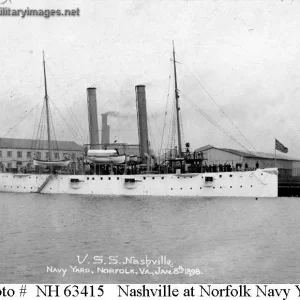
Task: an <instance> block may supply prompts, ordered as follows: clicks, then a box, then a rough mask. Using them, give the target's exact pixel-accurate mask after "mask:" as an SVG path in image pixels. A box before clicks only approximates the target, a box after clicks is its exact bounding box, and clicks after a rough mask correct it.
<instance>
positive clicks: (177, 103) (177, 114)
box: [173, 41, 182, 157]
mask: <svg viewBox="0 0 300 300" xmlns="http://www.w3.org/2000/svg"><path fill="white" fill-rule="evenodd" d="M173 63H174V80H175V100H176V117H177V118H176V119H177V135H178V155H179V157H181V156H182V145H181V131H180V116H179V111H180V107H179V94H178V88H177V73H176V60H175V46H174V41H173Z"/></svg>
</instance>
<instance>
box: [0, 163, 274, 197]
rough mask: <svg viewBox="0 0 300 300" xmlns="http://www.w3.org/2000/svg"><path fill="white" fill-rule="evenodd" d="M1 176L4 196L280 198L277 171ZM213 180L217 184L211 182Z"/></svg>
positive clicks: (1, 188) (0, 174)
mask: <svg viewBox="0 0 300 300" xmlns="http://www.w3.org/2000/svg"><path fill="white" fill-rule="evenodd" d="M50 176H51V178H49V174H12V173H0V191H1V192H20V193H36V192H40V193H43V194H83V195H128V196H131V195H132V196H140V195H147V196H191V197H193V196H199V197H277V196H278V175H277V170H276V169H263V170H260V169H258V170H256V171H245V172H222V173H201V174H200V173H197V174H195V173H192V174H182V175H176V174H159V175H158V174H155V175H153V174H138V175H59V174H56V175H50ZM206 177H210V178H209V179H212V180H213V181H208V180H207V178H206Z"/></svg>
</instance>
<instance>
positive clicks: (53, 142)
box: [49, 107, 58, 158]
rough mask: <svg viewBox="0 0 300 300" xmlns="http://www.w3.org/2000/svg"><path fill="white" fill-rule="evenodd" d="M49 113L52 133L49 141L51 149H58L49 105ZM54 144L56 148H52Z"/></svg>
mask: <svg viewBox="0 0 300 300" xmlns="http://www.w3.org/2000/svg"><path fill="white" fill-rule="evenodd" d="M49 115H50V123H51V128H52V134H53V138H52V139H51V142H52V144H53V150H58V143H57V138H56V134H55V130H54V123H53V117H52V112H51V108H50V107H49ZM54 144H56V149H54V146H55V145H54ZM52 158H53V157H52Z"/></svg>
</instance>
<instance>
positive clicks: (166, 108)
mask: <svg viewBox="0 0 300 300" xmlns="http://www.w3.org/2000/svg"><path fill="white" fill-rule="evenodd" d="M171 74H172V60H170V73H169V82H168V92H167V101H166V107H165V115H164V126H163V131H162V135H161V143H160V151H161V149H162V145H163V141H164V134H165V128H166V119H167V114H168V103H169V96H170V86H171Z"/></svg>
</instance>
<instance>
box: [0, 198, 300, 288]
mask: <svg viewBox="0 0 300 300" xmlns="http://www.w3.org/2000/svg"><path fill="white" fill-rule="evenodd" d="M299 217H300V200H299V199H298V198H278V199H263V198H261V199H258V200H257V201H256V200H255V199H253V198H251V199H250V198H249V199H232V198H227V199H226V198H223V199H222V198H203V199H195V198H185V199H182V198H181V199H180V198H156V197H152V198H146V197H145V198H144V197H141V198H132V197H117V198H116V197H95V196H70V195H35V194H22V195H20V194H6V193H1V194H0V226H1V228H0V245H1V246H0V282H3V283H4V282H5V283H54V282H55V283H70V282H71V283H87V282H89V283H125V282H126V283H141V282H147V283H157V282H163V283H171V282H172V283H208V282H209V283H221V282H235V283H237V282H238V283H243V282H248V283H262V282H263V283H266V282H267V283H275V282H281V283H290V282H299V280H300V259H299V255H300V225H299ZM146 255H147V256H148V258H150V259H153V260H157V259H158V258H160V256H165V257H166V259H167V260H170V261H171V264H172V267H170V266H168V265H163V266H162V265H161V267H162V268H163V269H168V270H174V269H173V267H178V266H182V267H183V268H190V269H195V268H198V269H199V270H200V271H201V274H200V275H195V276H188V275H185V274H167V275H162V274H160V275H158V274H155V275H150V274H147V275H145V274H144V275H142V274H141V271H140V270H139V268H141V269H144V270H145V269H147V270H148V271H154V270H157V268H156V266H153V265H150V266H149V267H148V268H147V267H145V266H142V265H141V263H142V262H141V260H142V259H145V256H146ZM77 256H79V260H80V262H81V261H82V260H84V257H86V260H85V261H84V262H83V263H82V264H81V265H79V262H78V258H77ZM94 256H98V260H97V258H96V260H95V259H94ZM100 256H103V259H104V260H103V263H102V266H101V265H100V264H97V265H96V264H94V262H98V263H99V262H101V261H100V258H99V257H100ZM109 256H118V257H117V258H116V259H117V260H118V264H117V265H115V264H109V263H111V262H115V261H111V260H109ZM132 256H134V257H136V258H137V259H138V260H139V263H140V265H136V264H134V262H133V261H130V262H129V261H128V260H126V258H128V259H130V257H132ZM120 262H121V263H122V264H119V263H120ZM123 262H126V264H123ZM104 263H106V265H105V264H104ZM70 265H71V266H76V265H77V266H79V267H80V268H85V269H89V270H90V273H78V272H75V269H74V271H73V270H72V269H71V268H70ZM51 266H52V267H53V268H57V269H66V270H67V271H66V273H65V275H64V276H63V273H58V272H50V271H49V268H51ZM47 267H48V268H47ZM97 267H98V268H102V270H104V269H109V268H112V269H113V270H116V269H120V270H121V271H120V272H122V270H124V269H127V270H128V271H129V270H130V269H133V270H134V271H135V272H137V274H102V273H101V272H100V273H98V272H97ZM53 270H54V269H53ZM91 272H94V273H93V274H92V273H91Z"/></svg>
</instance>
